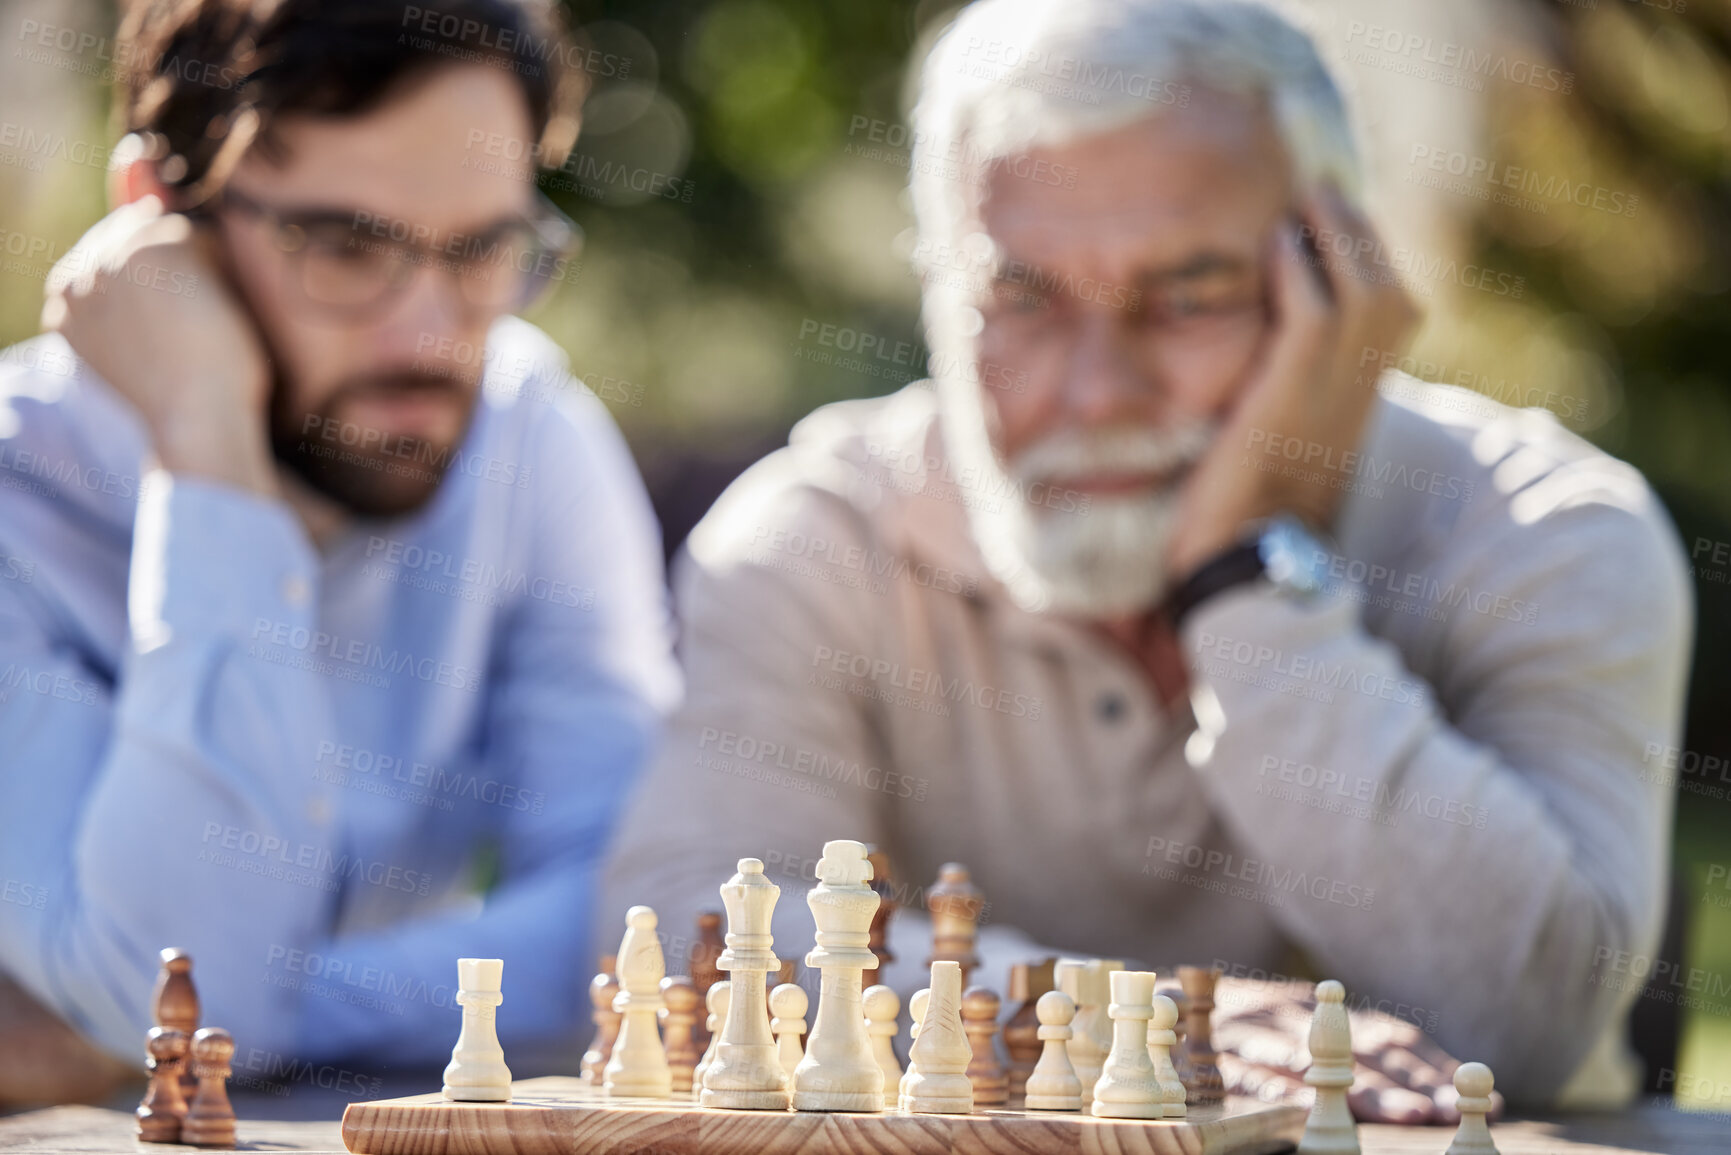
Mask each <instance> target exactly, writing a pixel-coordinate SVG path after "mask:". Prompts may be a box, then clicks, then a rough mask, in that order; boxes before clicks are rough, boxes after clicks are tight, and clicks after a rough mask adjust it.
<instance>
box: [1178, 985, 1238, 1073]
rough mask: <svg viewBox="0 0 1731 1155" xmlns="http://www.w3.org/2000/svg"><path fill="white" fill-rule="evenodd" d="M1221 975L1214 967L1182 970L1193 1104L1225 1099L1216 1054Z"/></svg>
mask: <svg viewBox="0 0 1731 1155" xmlns="http://www.w3.org/2000/svg"><path fill="white" fill-rule="evenodd" d="M1219 981H1220V972H1219V971H1217V970H1215V969H1213V968H1212V967H1179V968H1178V982H1179V985H1181V986H1182V987H1183V988H1184V1032H1185V1035H1184V1065H1185V1066H1186V1067H1188V1068H1189V1075H1190V1078H1189V1080H1188V1081H1187V1082H1186V1083H1185V1088H1186V1090H1187V1092H1188V1093H1187V1096H1186V1098H1187V1099H1188V1101H1189V1102H1191V1103H1218V1102H1220V1101H1222V1100H1223V1099H1225V1098H1226V1081H1225V1080H1224V1079H1222V1078H1221V1076H1220V1056H1219V1055H1217V1054H1215V1053H1214V1023H1213V1018H1214V984H1215V983H1217V982H1219Z"/></svg>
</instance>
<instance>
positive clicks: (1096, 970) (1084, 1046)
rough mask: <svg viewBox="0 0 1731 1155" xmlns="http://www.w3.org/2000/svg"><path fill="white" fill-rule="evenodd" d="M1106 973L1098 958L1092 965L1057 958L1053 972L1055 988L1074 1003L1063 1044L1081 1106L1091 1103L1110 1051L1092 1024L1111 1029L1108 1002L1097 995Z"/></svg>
mask: <svg viewBox="0 0 1731 1155" xmlns="http://www.w3.org/2000/svg"><path fill="white" fill-rule="evenodd" d="M1106 973H1107V972H1106V970H1105V967H1104V965H1103V964H1102V963H1101V962H1100V961H1099V960H1097V959H1096V960H1094V961H1093V962H1089V961H1087V960H1084V959H1060V960H1059V961H1058V966H1057V968H1056V970H1055V972H1054V975H1055V977H1056V979H1057V982H1058V989H1059V990H1061V991H1063V992H1064V993H1065V994H1067V995H1069V996H1070V1000H1071V1001H1072V1002H1074V1003H1075V1004H1076V1017H1075V1018H1074V1019H1072V1020H1071V1022H1070V1041H1069V1042H1068V1043H1067V1044H1065V1049H1066V1050H1068V1051H1069V1052H1070V1066H1071V1067H1073V1068H1074V1069H1075V1071H1076V1078H1078V1079H1080V1080H1081V1081H1082V1102H1083V1103H1084V1104H1086V1103H1089V1102H1092V1101H1093V1098H1094V1082H1095V1080H1097V1079H1098V1078H1099V1077H1100V1068H1101V1066H1102V1065H1104V1063H1105V1062H1106V1054H1107V1052H1108V1051H1109V1050H1110V1049H1111V1048H1110V1046H1103V1045H1102V1044H1101V1042H1100V1032H1099V1030H1098V1028H1097V1025H1096V1023H1095V1020H1096V1019H1098V1020H1099V1021H1100V1022H1102V1023H1104V1024H1105V1025H1106V1029H1107V1030H1108V1031H1109V1030H1110V1028H1111V1020H1110V1019H1108V1018H1107V1017H1106V1002H1107V999H1106V998H1105V997H1103V996H1102V995H1101V992H1100V987H1102V986H1104V985H1105V976H1106Z"/></svg>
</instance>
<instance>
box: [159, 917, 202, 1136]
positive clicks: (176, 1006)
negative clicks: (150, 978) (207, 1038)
mask: <svg viewBox="0 0 1731 1155" xmlns="http://www.w3.org/2000/svg"><path fill="white" fill-rule="evenodd" d="M158 957H160V958H161V959H162V969H161V970H159V971H158V972H157V974H156V989H155V990H153V991H152V992H151V994H150V1017H151V1018H152V1019H154V1020H155V1021H156V1025H157V1026H159V1027H169V1028H171V1029H173V1030H176V1031H179V1032H180V1033H181V1034H183V1035H185V1036H186V1037H187V1039H189V1040H190V1039H191V1038H192V1035H193V1032H194V1031H196V1030H198V1013H199V1007H198V989H197V988H196V987H194V986H193V985H192V956H191V955H189V954H187V953H186V952H185V951H183V950H181V949H179V948H178V947H165V948H163V950H162V952H161V954H160V955H159V956H158ZM182 1067H183V1070H182V1071H181V1076H180V1093H181V1097H182V1098H183V1099H185V1100H186V1101H187V1102H189V1103H190V1102H191V1101H192V1097H193V1095H194V1094H196V1093H197V1092H198V1080H197V1079H195V1078H194V1077H193V1074H192V1064H191V1063H190V1062H188V1063H184V1064H182Z"/></svg>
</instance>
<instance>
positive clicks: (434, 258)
mask: <svg viewBox="0 0 1731 1155" xmlns="http://www.w3.org/2000/svg"><path fill="white" fill-rule="evenodd" d="M535 200H536V203H535V207H534V209H533V210H532V211H531V212H530V213H528V214H526V215H524V216H521V217H516V218H513V219H509V220H503V221H501V222H499V223H498V224H496V225H493V226H491V227H489V228H487V229H485V230H484V231H482V232H478V233H439V232H438V231H436V230H432V229H428V228H425V227H423V226H419V225H416V224H414V223H412V222H409V221H403V220H394V219H391V218H388V217H380V216H377V215H375V214H373V213H368V212H362V211H354V212H344V211H340V210H333V209H308V210H291V209H279V208H276V207H274V206H272V205H267V204H265V203H264V202H263V201H259V200H255V199H254V198H253V197H251V196H248V195H247V194H245V193H242V192H239V191H238V190H236V189H233V188H228V189H225V190H224V191H223V192H222V193H221V194H220V196H219V198H218V200H217V203H216V205H215V206H214V207H215V208H217V209H223V208H232V209H235V210H237V211H239V212H242V213H245V214H247V215H248V216H253V217H256V218H258V219H259V220H261V221H263V222H264V223H265V224H266V225H268V226H269V227H270V229H271V231H272V233H273V234H274V239H275V241H276V246H277V248H278V249H280V250H281V251H282V252H283V253H284V254H285V256H286V257H287V258H288V264H289V268H290V270H291V276H292V277H293V279H294V282H295V285H296V287H297V288H298V290H299V292H300V294H301V295H302V297H304V299H305V300H306V302H307V303H308V304H310V305H313V306H316V307H318V308H319V309H320V310H322V311H327V312H331V313H334V314H340V315H341V316H343V317H345V318H347V319H350V320H355V319H365V317H366V316H367V315H368V314H371V313H373V312H376V311H377V310H380V309H383V308H384V307H385V306H386V305H388V304H389V303H390V302H391V301H392V300H394V299H396V297H397V296H398V295H399V294H401V293H402V291H403V290H404V289H406V288H407V287H408V286H409V283H410V282H411V281H413V280H414V279H415V277H416V275H417V274H418V273H419V271H420V270H421V269H423V268H431V269H433V270H435V271H438V272H443V273H447V274H450V275H451V276H452V277H453V278H454V279H455V280H456V283H457V289H458V292H459V293H460V294H461V295H462V299H463V303H464V304H465V305H466V306H467V307H468V308H470V309H472V310H474V311H476V312H515V311H517V310H520V309H524V308H527V307H528V306H529V305H531V304H533V303H534V302H535V301H536V300H537V299H538V298H539V297H540V296H541V295H542V294H543V293H545V292H546V291H547V289H548V287H549V286H551V285H552V284H553V282H555V281H560V280H565V279H567V278H568V277H569V276H570V272H571V263H572V260H573V258H574V257H575V256H576V254H577V252H578V251H579V249H580V248H581V247H582V240H583V230H582V229H580V228H579V227H578V225H577V222H575V221H573V220H572V219H571V218H570V217H568V216H566V215H565V214H564V213H562V212H560V211H559V208H558V206H557V205H555V204H554V203H553V202H552V201H550V200H548V199H547V198H546V197H545V196H543V195H541V194H539V193H537V194H536V198H535Z"/></svg>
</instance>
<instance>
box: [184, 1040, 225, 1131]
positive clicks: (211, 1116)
mask: <svg viewBox="0 0 1731 1155" xmlns="http://www.w3.org/2000/svg"><path fill="white" fill-rule="evenodd" d="M191 1051H192V1074H193V1077H194V1078H196V1079H197V1080H198V1093H197V1094H195V1095H194V1096H193V1097H192V1105H191V1106H190V1107H188V1108H187V1110H186V1118H185V1119H183V1120H181V1123H180V1141H181V1142H182V1143H190V1144H192V1145H193V1146H194V1147H233V1146H234V1108H233V1107H232V1106H230V1105H229V1101H228V1085H227V1084H228V1076H229V1073H230V1068H229V1060H230V1059H232V1058H234V1039H233V1038H232V1037H231V1036H230V1035H229V1033H228V1032H227V1031H225V1030H223V1029H222V1028H221V1027H205V1028H203V1029H202V1030H200V1031H198V1032H197V1033H196V1034H194V1035H193V1036H192V1047H191Z"/></svg>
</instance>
